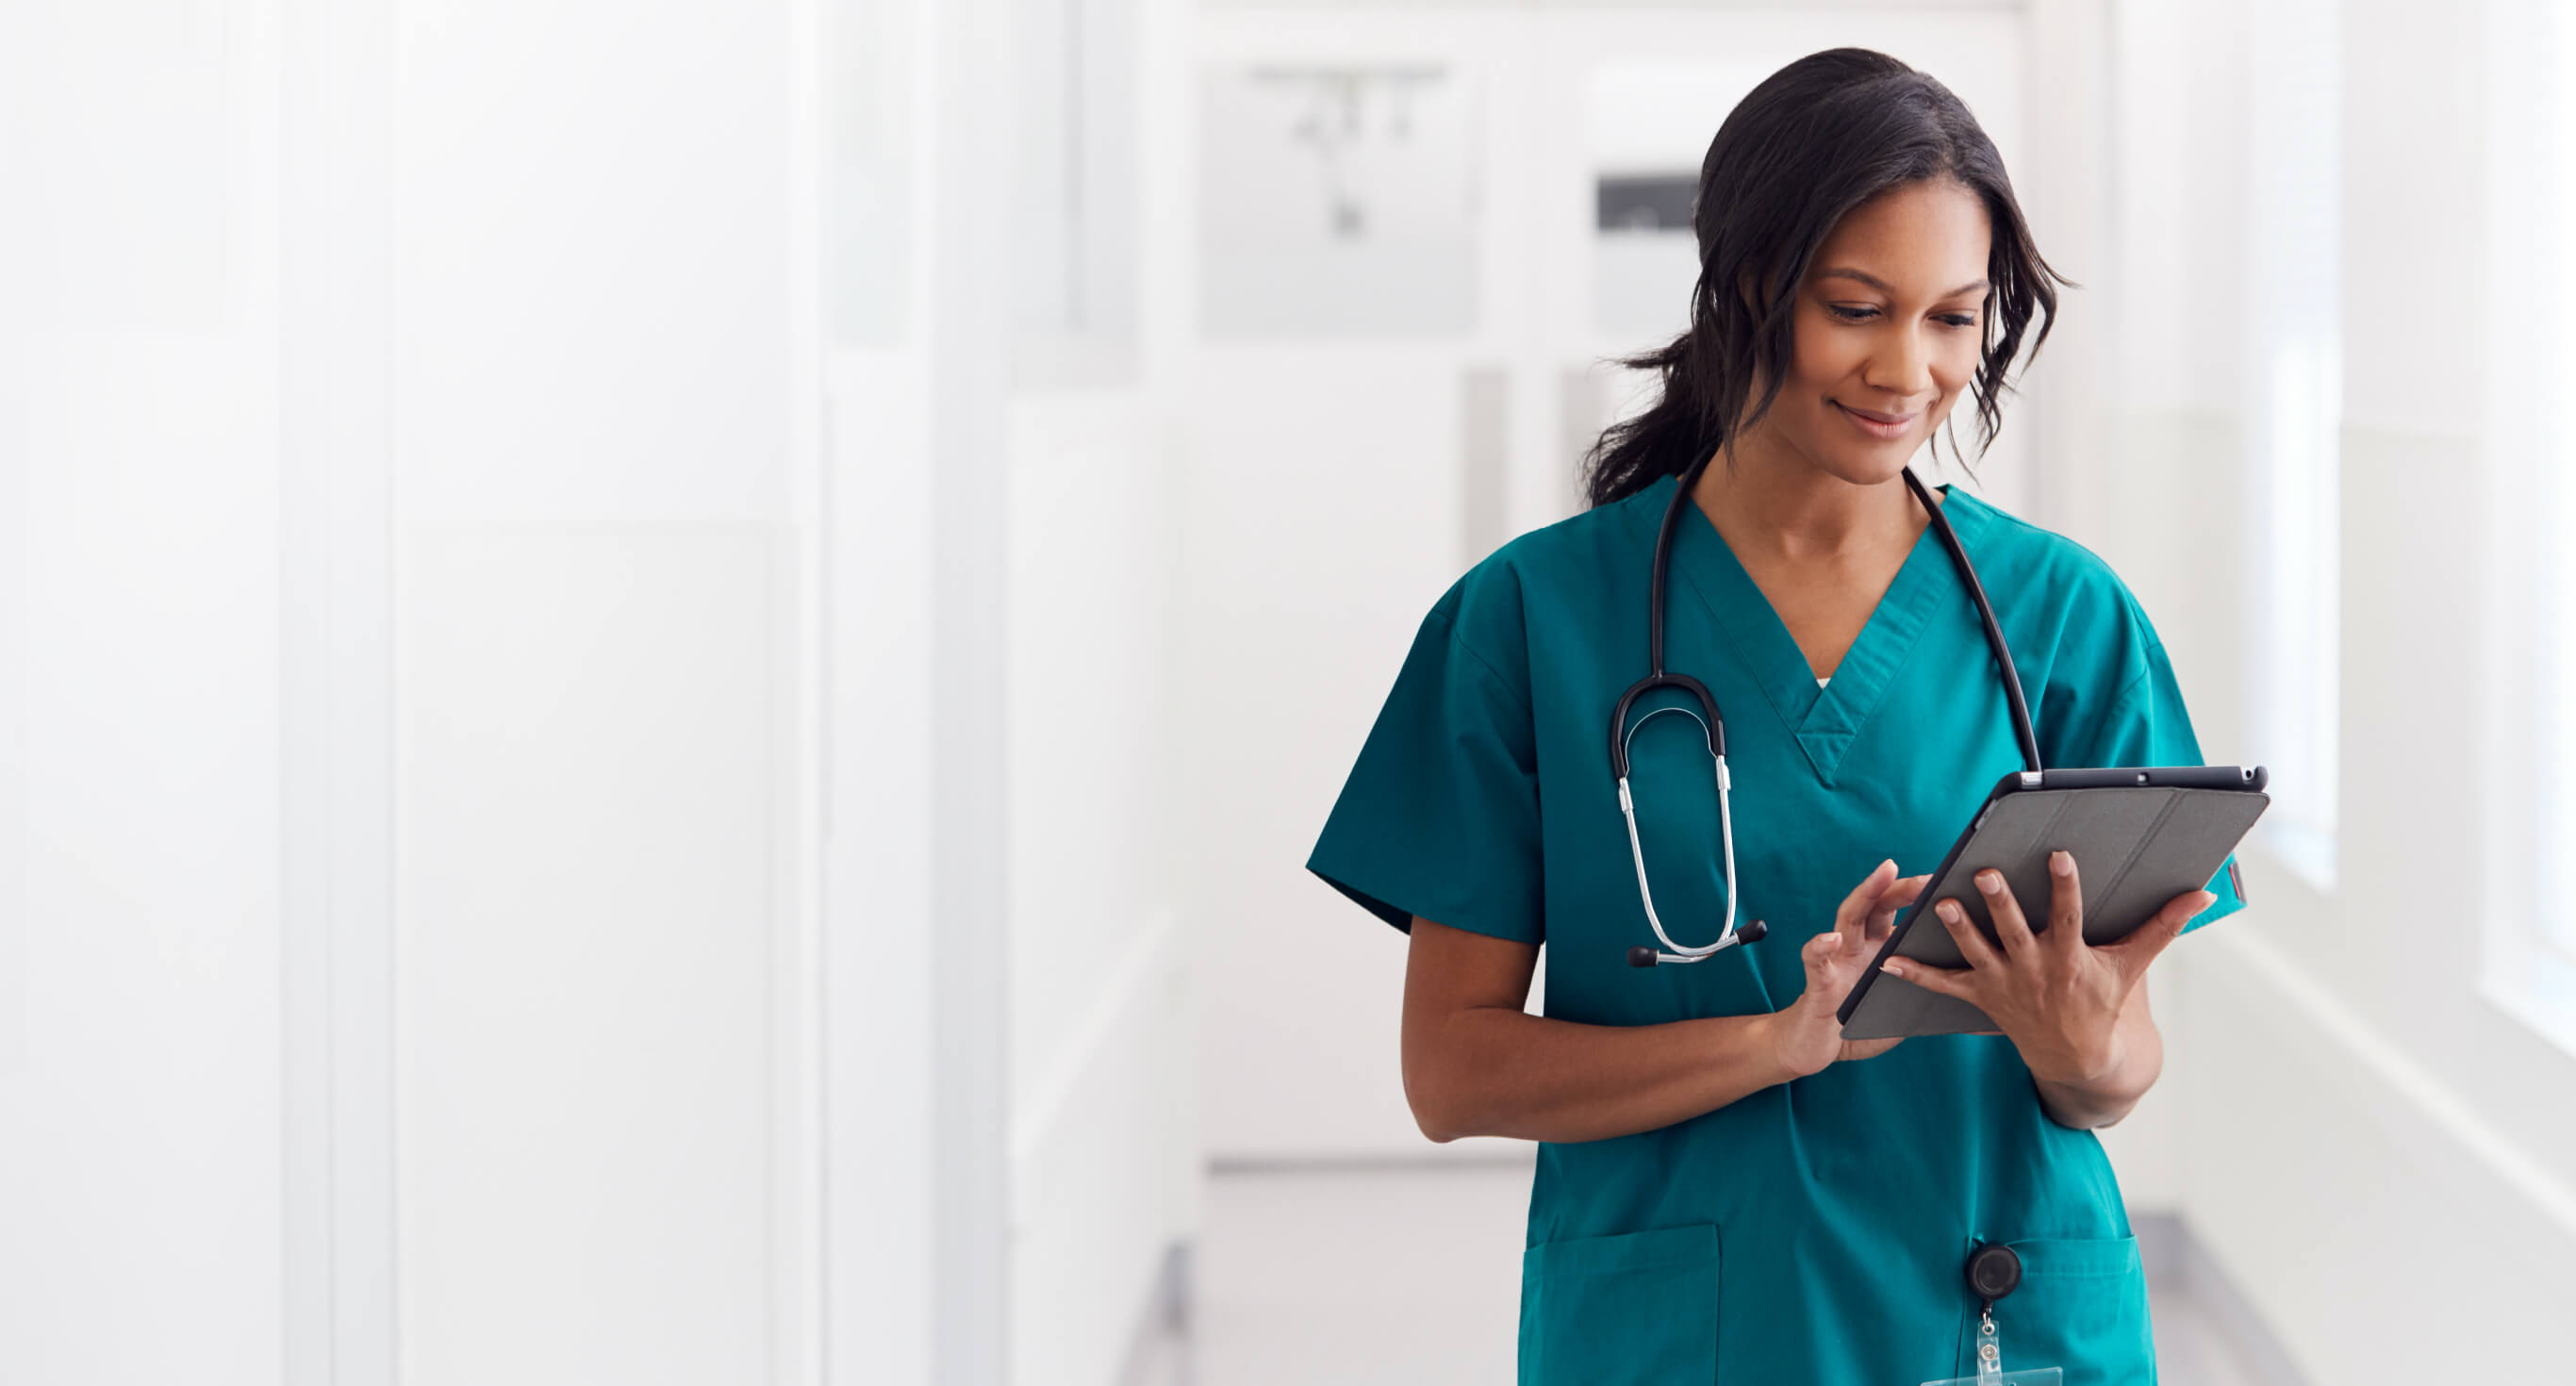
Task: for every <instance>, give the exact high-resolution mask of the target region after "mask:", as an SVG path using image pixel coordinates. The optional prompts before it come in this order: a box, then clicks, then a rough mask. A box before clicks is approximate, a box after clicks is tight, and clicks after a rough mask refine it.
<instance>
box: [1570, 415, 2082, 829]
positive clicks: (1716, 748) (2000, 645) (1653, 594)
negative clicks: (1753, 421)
mask: <svg viewBox="0 0 2576 1386" xmlns="http://www.w3.org/2000/svg"><path fill="white" fill-rule="evenodd" d="M1713 456H1715V453H1714V452H1711V453H1709V454H1707V455H1704V456H1702V457H1701V458H1700V459H1699V460H1698V461H1696V462H1693V463H1692V464H1691V465H1690V466H1689V467H1688V468H1687V469H1686V470H1684V471H1683V472H1682V475H1681V480H1680V482H1679V484H1678V485H1676V486H1675V487H1674V488H1673V498H1672V500H1671V502H1670V503H1668V504H1667V505H1665V507H1664V522H1663V525H1662V527H1661V528H1659V529H1658V530H1657V531H1656V532H1655V571H1654V577H1653V581H1652V582H1651V583H1650V584H1649V585H1648V587H1647V593H1646V658H1647V662H1648V665H1649V668H1650V670H1651V672H1649V673H1648V674H1647V675H1646V677H1644V678H1643V679H1640V680H1638V681H1637V682H1636V683H1635V684H1632V685H1630V687H1629V689H1628V691H1627V692H1626V693H1624V694H1622V695H1621V696H1620V698H1619V706H1618V707H1617V708H1616V709H1615V710H1614V711H1613V712H1612V713H1611V715H1610V765H1611V769H1612V771H1613V772H1614V773H1615V774H1616V776H1617V777H1618V778H1619V779H1622V780H1624V779H1626V778H1628V743H1627V740H1626V738H1625V737H1624V735H1623V734H1622V733H1623V732H1624V731H1625V729H1626V728H1627V725H1628V708H1629V705H1630V704H1632V703H1634V702H1636V701H1637V699H1638V698H1639V697H1640V696H1642V695H1644V694H1645V693H1647V692H1649V691H1651V690H1653V689H1657V688H1680V689H1683V690H1684V691H1686V692H1688V693H1690V694H1691V696H1692V697H1693V698H1695V699H1696V700H1697V701H1698V702H1699V704H1700V707H1701V709H1702V710H1703V711H1705V712H1706V713H1707V714H1708V734H1709V753H1710V754H1711V755H1715V756H1718V757H1720V758H1723V757H1724V756H1725V755H1726V729H1725V723H1724V722H1723V721H1722V720H1721V719H1720V718H1719V717H1718V714H1717V700H1716V699H1714V698H1712V697H1710V696H1709V692H1708V689H1707V688H1706V687H1705V686H1704V685H1702V684H1701V683H1700V682H1699V680H1697V679H1694V678H1691V677H1689V676H1688V675H1684V674H1672V673H1667V672H1665V670H1664V590H1665V587H1666V579H1667V578H1668V576H1669V575H1670V573H1671V572H1672V557H1673V534H1674V532H1675V531H1676V530H1677V529H1678V528H1679V527H1680V525H1681V518H1682V507H1683V506H1686V505H1689V504H1691V503H1692V501H1691V488H1692V483H1694V482H1696V481H1698V480H1699V475H1700V473H1701V472H1702V471H1704V470H1706V469H1707V467H1708V463H1709V458H1710V457H1713ZM1904 476H1905V485H1906V488H1907V489H1908V490H1910V491H1912V492H1913V493H1914V499H1915V501H1916V502H1917V503H1919V504H1920V505H1921V506H1922V507H1923V512H1924V513H1925V514H1926V515H1928V516H1930V517H1931V520H1932V532H1933V533H1934V534H1935V535H1936V536H1938V537H1939V538H1940V540H1941V547H1942V548H1943V549H1944V550H1946V551H1948V553H1949V555H1950V563H1951V566H1953V567H1955V568H1957V569H1958V570H1959V577H1960V579H1961V580H1962V581H1964V582H1965V583H1967V585H1968V596H1969V598H1970V599H1971V600H1973V601H1975V602H1976V604H1977V619H1978V621H1979V622H1981V623H1982V624H1983V625H1984V626H1985V631H1986V648H1987V649H1988V650H1990V651H1992V652H1993V654H1994V658H1995V667H1996V672H1997V673H1998V674H2000V675H2001V676H2002V678H2003V685H2004V703H2005V706H2006V707H2008V708H2009V709H2010V710H2011V712H2012V724H2013V739H2014V740H2015V741H2017V742H2018V743H2019V744H2020V746H2021V759H2022V764H2023V766H2024V767H2025V768H2026V769H2029V770H2031V771H2033V772H2034V773H2035V772H2037V771H2039V770H2040V769H2042V768H2043V767H2042V766H2041V765H2040V763H2039V735H2038V733H2037V732H2036V731H2034V730H2033V729H2032V727H2031V722H2030V706H2029V704H2028V703H2027V702H2025V701H2024V700H2023V698H2022V692H2021V674H2020V672H2019V671H2018V670H2016V669H2015V668H2014V667H2013V658H2012V649H2011V647H2010V646H2008V645H2006V644H2005V643H2004V632H2003V627H2002V626H2000V625H1998V624H1997V623H1996V621H1995V608H1994V603H1992V602H1990V601H1988V600H1986V585H1985V584H1984V583H1983V582H1980V581H1978V579H1977V567H1976V565H1975V564H1973V563H1970V562H1969V561H1968V551H1967V550H1966V549H1965V548H1962V547H1960V544H1959V536H1958V533H1957V532H1956V531H1954V530H1952V529H1951V528H1950V521H1949V518H1948V517H1947V516H1945V515H1943V514H1942V513H1941V507H1940V506H1938V505H1935V504H1933V502H1932V494H1931V492H1930V491H1929V490H1928V489H1926V488H1925V487H1924V485H1923V481H1922V479H1921V478H1919V477H1917V476H1915V475H1914V469H1913V468H1912V467H1910V466H1909V467H1907V468H1905V469H1904Z"/></svg>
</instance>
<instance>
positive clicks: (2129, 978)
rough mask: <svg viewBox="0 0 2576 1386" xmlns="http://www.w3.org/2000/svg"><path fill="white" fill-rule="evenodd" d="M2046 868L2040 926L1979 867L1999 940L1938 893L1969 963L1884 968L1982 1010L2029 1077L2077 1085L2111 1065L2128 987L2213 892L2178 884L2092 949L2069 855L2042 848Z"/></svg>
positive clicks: (1893, 963) (1904, 962) (1994, 875)
mask: <svg viewBox="0 0 2576 1386" xmlns="http://www.w3.org/2000/svg"><path fill="white" fill-rule="evenodd" d="M2048 869H2049V874H2050V878H2051V879H2050V881H2049V895H2050V900H2049V910H2048V927H2047V928H2045V929H2043V930H2040V931H2038V932H2033V931H2032V929H2031V927H2030V922H2029V920H2027V919H2026V918H2024V917H2023V915H2022V910H2021V903H2020V902H2019V901H2017V900H2015V899H2014V898H2013V895H2012V892H2011V891H2009V890H2007V889H2005V888H2004V883H2003V876H2002V873H2000V872H1996V871H1992V870H1988V871H1981V872H1979V873H1977V888H1978V889H1979V890H1980V891H1983V892H1984V893H1985V897H1986V913H1987V914H1988V915H1989V916H1990V917H1992V918H1993V920H1994V923H1995V934H1996V936H1997V937H1998V938H2000V939H2001V940H2002V942H2003V947H2002V948H2001V949H2000V950H1998V949H1997V948H1996V947H1995V945H1993V944H1991V943H1988V942H1987V941H1986V936H1985V935H1984V934H1983V933H1981V932H1980V931H1979V930H1978V928H1977V926H1976V924H1975V923H1974V922H1972V921H1971V920H1970V919H1969V918H1968V913H1967V911H1966V910H1965V909H1964V908H1963V907H1961V905H1960V904H1959V902H1958V901H1957V900H1954V899H1948V898H1944V899H1942V900H1941V901H1940V902H1938V903H1937V904H1935V905H1934V906H1933V912H1934V913H1935V914H1936V915H1938V916H1939V917H1940V920H1941V923H1942V924H1943V925H1944V926H1946V927H1947V928H1948V929H1949V931H1950V937H1951V938H1952V939H1954V940H1956V941H1957V943H1958V945H1959V953H1960V956H1962V957H1964V958H1965V959H1967V962H1968V965H1967V966H1966V967H1964V968H1957V969H1953V968H1945V967H1932V966H1929V965H1927V964H1924V963H1920V962H1915V961H1913V960H1911V959H1904V958H1890V959H1888V961H1887V970H1888V971H1889V972H1892V973H1895V974H1896V975H1897V976H1898V977H1901V978H1903V979H1904V980H1906V981H1909V982H1912V983H1913V984H1914V985H1916V986H1919V987H1921V988H1923V989H1924V990H1926V991H1935V992H1939V993H1940V994H1942V995H1944V996H1955V997H1957V998H1958V999H1960V1000H1962V1001H1965V1002H1967V1003H1968V1004H1970V1005H1972V1006H1975V1007H1976V1008H1977V1009H1978V1010H1981V1011H1984V1012H1985V1013H1986V1015H1987V1016H1988V1018H1990V1019H1992V1020H1993V1021H1994V1022H1995V1026H1996V1028H1998V1029H2000V1030H2001V1031H2002V1032H2003V1033H2004V1034H2005V1035H2006V1036H2008V1037H2009V1038H2010V1039H2011V1040H2012V1042H2013V1044H2014V1045H2015V1046H2016V1047H2017V1048H2019V1049H2020V1050H2021V1057H2022V1062H2023V1063H2025V1064H2028V1065H2029V1066H2030V1071H2031V1076H2032V1077H2034V1078H2037V1079H2038V1080H2040V1081H2041V1082H2042V1083H2044V1084H2045V1083H2057V1084H2065V1085H2069V1086H2073V1087H2078V1088H2081V1087H2086V1086H2090V1085H2093V1084H2096V1083H2099V1082H2101V1081H2103V1080H2104V1079H2105V1078H2106V1077H2108V1076H2109V1075H2111V1074H2113V1073H2115V1072H2116V1071H2118V1070H2119V1068H2120V1067H2121V1053H2120V1034H2119V1020H2120V1012H2121V1010H2122V1008H2123V1007H2124V1006H2126V1005H2127V1004H2128V1000H2129V993H2130V991H2131V990H2132V989H2134V988H2135V987H2136V986H2137V985H2138V981H2139V979H2140V978H2142V977H2144V976H2145V975H2146V972H2147V965H2148V964H2150V963H2152V962H2154V961H2155V960H2156V957H2157V955H2158V954H2160V953H2162V952H2164V951H2165V946H2166V945H2168V944H2170V943H2172V942H2173V941H2174V940H2175V939H2176V938H2178V937H2180V936H2181V934H2182V929H2183V926H2184V925H2185V924H2188V923H2190V922H2191V917H2192V916H2193V915H2195V914H2198V913H2200V912H2201V911H2202V910H2204V909H2207V908H2208V907H2209V905H2210V902H2212V901H2214V900H2216V899H2217V898H2218V897H2217V896H2215V895H2212V894H2210V893H2209V892H2208V891H2206V890H2192V891H2185V892H2184V893H2182V894H2180V895H2177V896H2175V897H2174V898H2173V899H2171V900H2169V901H2166V902H2165V906H2164V908H2163V909H2161V910H2158V911H2157V912H2156V915H2155V917H2154V918H2152V919H2150V920H2148V921H2147V922H2146V923H2145V924H2143V925H2140V926H2139V927H2138V929H2137V930H2136V931H2135V932H2133V933H2131V934H2129V935H2128V936H2126V937H2124V938H2122V939H2120V940H2119V941H2118V942H2116V943H2106V944H2103V945H2102V946H2100V947H2098V948H2097V947H2095V946H2093V945H2092V944H2090V943H2087V942H2085V940H2084V904H2083V899H2084V897H2083V892H2082V891H2081V890H2080V889H2079V888H2078V887H2077V885H2076V876H2075V858H2074V856H2073V855H2072V854H2070V853H2067V852H2051V853H2049V857H2048Z"/></svg>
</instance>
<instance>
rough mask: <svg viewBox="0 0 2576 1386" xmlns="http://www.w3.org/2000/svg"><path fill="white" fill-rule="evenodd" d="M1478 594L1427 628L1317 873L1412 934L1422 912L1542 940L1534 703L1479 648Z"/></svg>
mask: <svg viewBox="0 0 2576 1386" xmlns="http://www.w3.org/2000/svg"><path fill="white" fill-rule="evenodd" d="M1468 592H1469V581H1468V580H1466V579H1462V580H1461V581H1460V582H1459V583H1458V584H1457V585H1455V586H1452V587H1451V588H1450V589H1449V591H1448V593H1447V594H1446V595H1444V596H1442V597H1441V599H1440V601H1439V603H1438V604H1437V605H1436V606H1434V607H1433V608H1432V609H1431V614H1430V615H1428V616H1426V617H1424V618H1423V621H1422V626H1421V629H1420V630H1419V631H1417V632H1416V633H1415V635H1414V638H1413V648H1412V649H1411V650H1409V651H1408V652H1407V653H1406V654H1405V657H1404V667H1403V668H1402V670H1400V671H1399V672H1398V673H1397V675H1396V679H1395V688H1394V691H1392V692H1391V693H1389V694H1388V695H1387V700H1386V705H1385V707H1384V708H1383V709H1381V710H1380V711H1379V713H1378V717H1377V723H1376V725H1375V726H1374V727H1372V728H1371V729H1370V731H1369V735H1368V740H1367V742H1366V743H1365V744H1364V745H1363V746H1362V747H1361V750H1360V756H1359V762H1358V764H1357V765H1355V766H1354V767H1353V768H1352V771H1351V776H1350V780H1349V782H1348V783H1347V784H1346V785H1345V786H1344V788H1343V790H1342V796H1341V803H1342V804H1343V805H1345V806H1347V807H1346V808H1337V809H1336V810H1335V825H1334V826H1332V827H1330V828H1328V829H1327V831H1326V834H1325V845H1324V846H1323V847H1319V848H1318V849H1317V852H1316V857H1315V861H1314V863H1312V865H1313V866H1314V869H1315V870H1316V872H1317V873H1318V874H1320V875H1322V876H1323V878H1324V879H1325V880H1327V881H1329V882H1331V883H1332V885H1333V886H1334V888H1335V889H1337V890H1340V891H1341V892H1342V893H1343V894H1344V895H1347V896H1349V897H1350V898H1351V899H1353V900H1355V901H1357V902H1358V903H1359V904H1360V905H1362V906H1363V907H1365V908H1366V909H1367V910H1368V911H1369V912H1370V913H1372V914H1375V915H1376V916H1377V917H1378V918H1380V919H1383V920H1385V921H1386V922H1387V923H1389V924H1392V925H1394V926H1395V927H1397V928H1399V929H1408V930H1409V929H1410V928H1411V927H1412V923H1413V916H1414V915H1417V914H1418V915H1421V916H1422V917H1423V918H1425V919H1432V920H1437V921H1438V922H1440V923H1442V924H1446V925H1449V926H1450V927H1452V928H1459V929H1468V930H1472V931H1474V932H1476V933H1480V934H1490V935H1492V936H1493V937H1496V938H1507V939H1513V940H1516V941H1518V942H1522V943H1537V942H1539V941H1540V939H1541V938H1543V937H1544V936H1545V934H1546V929H1545V926H1544V925H1543V923H1542V922H1541V921H1542V917H1543V916H1542V910H1541V905H1542V896H1541V892H1540V875H1539V871H1540V862H1541V859H1542V856H1543V853H1542V851H1541V847H1540V841H1539V811H1538V762H1537V756H1536V752H1535V747H1534V745H1533V743H1532V736H1531V726H1530V711H1529V700H1528V694H1527V693H1526V692H1524V691H1523V690H1522V689H1521V688H1520V687H1518V686H1517V683H1516V681H1515V680H1514V679H1513V677H1512V676H1511V675H1510V674H1507V673H1505V672H1504V670H1503V668H1501V667H1498V666H1499V665H1501V664H1503V663H1504V662H1505V661H1502V660H1500V659H1499V658H1498V657H1496V656H1488V655H1485V654H1480V653H1478V652H1477V651H1476V650H1475V649H1474V648H1473V647H1471V646H1470V645H1468V643H1467V640H1466V636H1465V635H1464V634H1463V633H1462V632H1461V631H1460V629H1459V624H1460V621H1461V617H1462V610H1461V609H1462V608H1463V607H1464V606H1465V605H1466V599H1467V596H1468ZM1484 600H1485V602H1486V603H1490V602H1491V600H1492V598H1491V596H1490V594H1489V595H1487V597H1486V598H1485V599H1484ZM1469 614H1470V615H1474V616H1485V615H1487V613H1485V612H1483V611H1482V610H1481V609H1480V610H1478V611H1476V612H1474V613H1469ZM1506 629H1507V626H1506Z"/></svg>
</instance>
